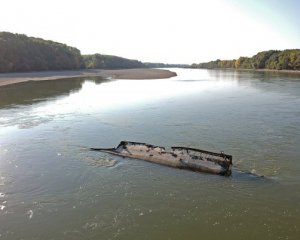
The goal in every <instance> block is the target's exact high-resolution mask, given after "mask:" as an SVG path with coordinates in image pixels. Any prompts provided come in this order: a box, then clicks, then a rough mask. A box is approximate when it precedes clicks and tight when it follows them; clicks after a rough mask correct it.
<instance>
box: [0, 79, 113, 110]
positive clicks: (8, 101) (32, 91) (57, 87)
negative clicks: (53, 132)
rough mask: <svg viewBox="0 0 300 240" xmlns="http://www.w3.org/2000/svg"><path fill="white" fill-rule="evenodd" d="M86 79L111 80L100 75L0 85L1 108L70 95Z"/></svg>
mask: <svg viewBox="0 0 300 240" xmlns="http://www.w3.org/2000/svg"><path fill="white" fill-rule="evenodd" d="M86 80H89V81H93V82H95V83H96V84H101V83H103V82H108V81H111V80H106V79H103V78H100V77H89V78H88V79H87V78H66V79H58V80H51V81H29V82H24V83H19V84H12V85H8V86H3V87H0V108H6V107H12V106H15V105H31V104H33V103H37V102H42V101H46V100H47V99H49V98H53V97H57V96H61V95H69V94H70V93H74V92H77V91H79V90H80V89H81V88H82V84H83V83H84V82H85V81H86Z"/></svg>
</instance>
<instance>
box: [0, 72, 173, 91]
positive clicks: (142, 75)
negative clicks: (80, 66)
mask: <svg viewBox="0 0 300 240" xmlns="http://www.w3.org/2000/svg"><path fill="white" fill-rule="evenodd" d="M175 76H177V74H176V73H175V72H172V71H169V70H164V69H154V68H137V69H120V70H103V69H84V70H67V71H41V72H22V73H0V87H2V86H7V85H11V84H18V83H24V82H29V81H51V80H59V79H66V78H82V77H102V78H106V79H132V80H142V79H164V78H171V77H175Z"/></svg>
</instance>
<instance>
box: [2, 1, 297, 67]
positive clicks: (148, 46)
mask: <svg viewBox="0 0 300 240" xmlns="http://www.w3.org/2000/svg"><path fill="white" fill-rule="evenodd" d="M0 7H1V8H0V10H1V14H0V31H8V32H13V33H22V34H26V35H28V36H32V37H40V38H44V39H47V40H53V41H57V42H62V43H65V44H67V45H70V46H73V47H76V48H78V49H79V50H80V51H81V53H82V54H93V53H101V54H109V55H117V56H122V57H126V58H130V59H138V60H141V61H143V62H164V63H186V64H191V63H199V62H205V61H210V60H216V59H235V58H238V57H240V56H252V55H254V54H256V53H257V52H259V51H263V50H270V49H277V50H283V49H291V48H300V27H299V26H300V1H299V0H84V1H83V0H43V1H41V0H26V1H25V0H0Z"/></svg>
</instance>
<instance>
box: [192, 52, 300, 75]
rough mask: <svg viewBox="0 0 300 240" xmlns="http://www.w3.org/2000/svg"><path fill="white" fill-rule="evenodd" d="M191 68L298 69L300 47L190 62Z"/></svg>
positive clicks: (299, 67) (299, 68) (299, 64)
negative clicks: (202, 61) (237, 57)
mask: <svg viewBox="0 0 300 240" xmlns="http://www.w3.org/2000/svg"><path fill="white" fill-rule="evenodd" d="M191 67H192V68H209V69H213V68H236V69H271V70H300V49H287V50H283V51H278V50H269V51H263V52H259V53H257V54H256V55H254V56H253V57H250V58H249V57H240V58H239V59H233V60H220V59H217V60H216V61H210V62H205V63H199V64H196V63H194V64H192V65H191Z"/></svg>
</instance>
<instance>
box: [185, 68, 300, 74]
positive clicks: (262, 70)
mask: <svg viewBox="0 0 300 240" xmlns="http://www.w3.org/2000/svg"><path fill="white" fill-rule="evenodd" d="M190 69H206V70H234V71H247V72H269V73H291V74H299V75H300V70H288V69H283V70H277V69H267V68H264V69H247V68H190Z"/></svg>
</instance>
